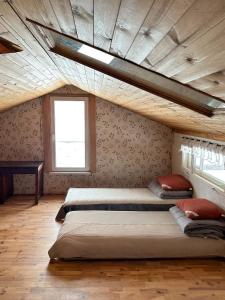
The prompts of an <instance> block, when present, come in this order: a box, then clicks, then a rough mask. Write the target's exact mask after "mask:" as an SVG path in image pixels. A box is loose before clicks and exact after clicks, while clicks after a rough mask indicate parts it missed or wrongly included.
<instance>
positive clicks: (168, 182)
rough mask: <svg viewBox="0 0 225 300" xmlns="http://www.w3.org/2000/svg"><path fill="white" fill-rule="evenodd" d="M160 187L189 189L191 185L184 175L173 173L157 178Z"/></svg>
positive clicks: (173, 189) (180, 189) (179, 189)
mask: <svg viewBox="0 0 225 300" xmlns="http://www.w3.org/2000/svg"><path fill="white" fill-rule="evenodd" d="M157 180H158V182H159V184H160V185H161V188H162V189H163V190H166V191H191V190H192V185H191V183H190V181H188V180H187V179H186V178H184V176H182V175H178V174H174V175H168V176H159V177H158V178H157Z"/></svg>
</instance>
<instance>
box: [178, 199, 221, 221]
mask: <svg viewBox="0 0 225 300" xmlns="http://www.w3.org/2000/svg"><path fill="white" fill-rule="evenodd" d="M176 206H177V207H178V208H179V209H180V210H182V211H183V212H184V213H185V215H186V216H187V217H188V218H190V219H192V220H196V219H198V220H201V219H219V218H221V217H223V215H224V211H223V210H222V209H221V208H220V207H218V206H217V205H216V204H214V203H212V202H210V201H209V200H207V199H202V198H193V199H184V200H178V201H177V202H176Z"/></svg>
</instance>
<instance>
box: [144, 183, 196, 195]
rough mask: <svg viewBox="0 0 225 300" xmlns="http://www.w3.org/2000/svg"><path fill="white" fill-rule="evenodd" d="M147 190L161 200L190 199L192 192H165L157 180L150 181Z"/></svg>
mask: <svg viewBox="0 0 225 300" xmlns="http://www.w3.org/2000/svg"><path fill="white" fill-rule="evenodd" d="M148 188H149V189H150V190H151V191H152V192H153V193H154V194H155V195H157V196H158V197H160V198H161V199H187V198H191V197H192V191H166V190H163V189H162V188H161V185H160V184H159V183H158V181H157V180H152V181H151V182H150V183H149V185H148Z"/></svg>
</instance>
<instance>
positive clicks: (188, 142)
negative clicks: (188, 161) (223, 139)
mask: <svg viewBox="0 0 225 300" xmlns="http://www.w3.org/2000/svg"><path fill="white" fill-rule="evenodd" d="M181 151H182V152H183V153H189V154H191V155H193V156H194V157H199V158H201V159H203V160H207V161H208V162H210V163H215V164H222V163H224V162H225V146H224V145H219V144H217V143H212V142H208V141H204V140H197V139H192V138H186V137H183V138H182V144H181Z"/></svg>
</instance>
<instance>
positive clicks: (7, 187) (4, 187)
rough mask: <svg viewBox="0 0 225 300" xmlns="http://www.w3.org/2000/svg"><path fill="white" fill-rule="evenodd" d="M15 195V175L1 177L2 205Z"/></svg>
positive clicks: (0, 195) (0, 197)
mask: <svg viewBox="0 0 225 300" xmlns="http://www.w3.org/2000/svg"><path fill="white" fill-rule="evenodd" d="M12 195H13V175H12V174H6V175H1V176H0V203H1V204H2V203H4V202H5V200H6V199H7V198H9V197H10V196H12Z"/></svg>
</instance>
